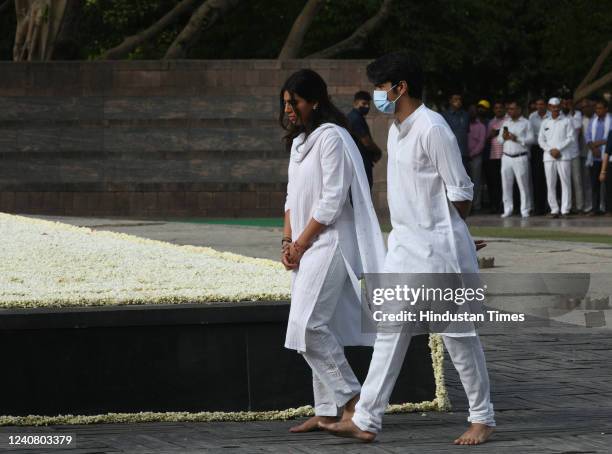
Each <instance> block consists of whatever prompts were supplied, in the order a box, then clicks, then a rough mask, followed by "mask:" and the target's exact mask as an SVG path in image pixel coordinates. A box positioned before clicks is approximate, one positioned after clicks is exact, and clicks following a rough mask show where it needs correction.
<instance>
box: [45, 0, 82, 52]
mask: <svg viewBox="0 0 612 454" xmlns="http://www.w3.org/2000/svg"><path fill="white" fill-rule="evenodd" d="M67 5H68V6H67V8H66V11H65V13H64V20H63V21H62V23H61V25H60V28H59V31H58V33H57V38H56V40H55V45H54V46H53V55H52V56H51V57H52V59H53V60H80V59H82V55H81V48H82V43H81V42H79V41H77V37H78V33H77V32H78V29H79V27H80V26H81V22H80V19H81V12H82V11H83V6H84V2H83V1H81V0H68V3H67Z"/></svg>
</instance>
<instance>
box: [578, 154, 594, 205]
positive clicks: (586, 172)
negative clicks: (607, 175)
mask: <svg viewBox="0 0 612 454" xmlns="http://www.w3.org/2000/svg"><path fill="white" fill-rule="evenodd" d="M590 169H591V168H590V167H588V166H587V165H586V158H583V157H580V172H581V173H582V184H583V188H584V206H583V210H584V211H591V210H592V209H593V193H592V189H591V170H590Z"/></svg>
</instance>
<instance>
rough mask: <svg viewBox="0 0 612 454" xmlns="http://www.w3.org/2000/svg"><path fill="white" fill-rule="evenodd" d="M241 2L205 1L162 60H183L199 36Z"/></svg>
mask: <svg viewBox="0 0 612 454" xmlns="http://www.w3.org/2000/svg"><path fill="white" fill-rule="evenodd" d="M240 1H241V0H206V1H205V2H204V3H203V4H202V6H200V7H199V8H198V9H197V10H196V11H195V12H194V13H193V14H192V15H191V18H190V19H189V22H188V23H187V25H185V28H183V30H182V31H181V32H180V33H179V35H178V36H177V37H176V39H175V40H174V41H173V42H172V44H170V47H169V48H168V50H167V51H166V55H164V60H169V59H176V58H185V57H186V56H187V52H188V51H189V49H190V48H191V46H193V44H194V43H195V42H196V41H197V40H198V38H199V37H200V34H201V33H202V32H203V31H204V30H207V29H209V28H210V27H212V26H213V25H214V23H215V22H216V21H217V20H218V19H219V18H220V17H222V16H223V15H224V14H226V13H227V12H228V11H230V10H231V9H233V8H235V7H236V6H237V5H238V4H239V3H240Z"/></svg>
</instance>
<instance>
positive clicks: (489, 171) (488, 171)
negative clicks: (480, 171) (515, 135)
mask: <svg viewBox="0 0 612 454" xmlns="http://www.w3.org/2000/svg"><path fill="white" fill-rule="evenodd" d="M484 170H485V178H486V180H487V190H488V192H489V201H490V203H491V211H492V212H493V213H500V212H501V201H502V187H501V159H489V160H487V161H485V166H484Z"/></svg>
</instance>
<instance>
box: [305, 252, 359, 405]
mask: <svg viewBox="0 0 612 454" xmlns="http://www.w3.org/2000/svg"><path fill="white" fill-rule="evenodd" d="M346 286H349V287H350V286H352V284H351V280H350V278H349V275H348V271H347V269H346V265H345V264H344V259H343V258H342V254H341V252H340V248H339V247H337V248H336V251H335V253H334V256H333V258H332V261H331V264H330V266H329V270H328V272H327V275H326V277H325V281H324V282H323V287H322V288H321V292H320V293H319V296H318V298H317V301H316V303H315V305H314V308H313V310H312V315H311V316H310V319H309V320H308V323H307V325H306V339H305V340H306V351H304V352H301V353H302V356H304V359H305V360H306V362H307V363H308V365H309V366H310V368H311V369H312V387H313V394H314V410H315V415H317V416H337V414H338V407H343V406H344V404H346V403H347V402H348V401H349V400H350V399H351V398H352V397H354V396H355V395H357V394H359V391H360V389H361V386H360V384H359V381H358V380H357V377H356V376H355V374H354V373H353V370H352V369H351V366H350V365H349V363H348V362H347V360H346V357H345V356H344V348H343V347H342V346H341V345H340V343H339V342H338V339H337V337H336V336H335V335H334V333H333V331H332V330H331V329H330V326H329V323H330V320H331V318H332V316H333V315H334V311H335V310H336V306H337V304H338V300H339V298H340V294H341V293H342V290H343V289H345V288H346Z"/></svg>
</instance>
